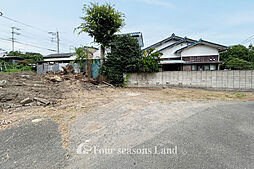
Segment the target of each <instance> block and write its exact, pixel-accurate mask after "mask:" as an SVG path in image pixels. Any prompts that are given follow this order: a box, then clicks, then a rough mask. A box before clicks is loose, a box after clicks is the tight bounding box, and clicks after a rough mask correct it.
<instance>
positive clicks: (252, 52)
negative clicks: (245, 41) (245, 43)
mask: <svg viewBox="0 0 254 169" xmlns="http://www.w3.org/2000/svg"><path fill="white" fill-rule="evenodd" d="M248 60H249V61H250V62H254V47H253V46H252V45H250V46H249V55H248Z"/></svg>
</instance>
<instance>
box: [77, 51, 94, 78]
mask: <svg viewBox="0 0 254 169" xmlns="http://www.w3.org/2000/svg"><path fill="white" fill-rule="evenodd" d="M75 56H76V59H75V61H74V62H76V63H78V64H79V66H80V70H81V71H84V69H85V65H84V63H85V62H86V74H87V76H88V77H89V78H90V77H91V76H92V72H91V64H92V63H91V62H90V59H91V57H92V56H93V53H92V52H90V51H89V50H88V49H85V48H83V47H79V48H75Z"/></svg>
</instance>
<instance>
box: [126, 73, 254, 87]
mask: <svg viewBox="0 0 254 169" xmlns="http://www.w3.org/2000/svg"><path fill="white" fill-rule="evenodd" d="M127 86H129V87H167V86H178V87H196V88H210V89H218V90H238V91H254V70H246V71H245V70H223V71H168V72H158V73H132V74H130V76H129V78H128V79H127Z"/></svg>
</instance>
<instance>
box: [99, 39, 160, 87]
mask: <svg viewBox="0 0 254 169" xmlns="http://www.w3.org/2000/svg"><path fill="white" fill-rule="evenodd" d="M161 55H162V53H160V52H154V49H150V50H147V51H144V52H142V51H141V49H140V46H139V43H138V41H137V39H135V38H133V37H131V36H128V35H124V36H121V35H119V36H115V38H114V40H113V41H112V43H111V53H109V54H108V56H107V59H106V60H104V64H103V66H102V68H101V70H100V71H101V73H102V74H103V75H104V76H105V77H106V78H107V79H108V80H110V82H111V83H112V84H115V85H118V86H122V85H123V83H124V78H123V73H136V72H158V71H159V67H158V63H159V62H160V56H161Z"/></svg>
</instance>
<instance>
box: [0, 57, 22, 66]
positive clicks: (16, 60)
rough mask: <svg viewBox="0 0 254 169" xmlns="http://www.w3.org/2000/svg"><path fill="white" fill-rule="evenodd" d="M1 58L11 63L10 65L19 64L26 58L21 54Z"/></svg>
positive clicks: (0, 58)
mask: <svg viewBox="0 0 254 169" xmlns="http://www.w3.org/2000/svg"><path fill="white" fill-rule="evenodd" d="M0 60H3V61H5V62H7V63H9V64H10V65H14V64H17V63H18V62H20V61H22V60H24V58H21V57H19V56H1V57H0Z"/></svg>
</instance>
